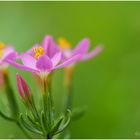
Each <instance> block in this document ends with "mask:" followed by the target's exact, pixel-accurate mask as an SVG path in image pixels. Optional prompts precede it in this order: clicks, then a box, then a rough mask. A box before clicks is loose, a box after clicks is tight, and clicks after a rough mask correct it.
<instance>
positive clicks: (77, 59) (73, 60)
mask: <svg viewBox="0 0 140 140" xmlns="http://www.w3.org/2000/svg"><path fill="white" fill-rule="evenodd" d="M80 58H81V54H77V55H74V56H72V57H71V58H69V59H67V60H66V61H64V62H63V63H62V64H59V65H58V66H56V67H55V69H57V68H63V67H66V66H68V65H71V64H73V63H75V62H76V61H79V59H80Z"/></svg>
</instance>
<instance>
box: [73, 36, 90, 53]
mask: <svg viewBox="0 0 140 140" xmlns="http://www.w3.org/2000/svg"><path fill="white" fill-rule="evenodd" d="M89 44H90V42H89V39H87V38H85V39H83V40H82V41H80V42H79V43H78V45H77V46H76V48H75V49H74V50H73V51H72V54H73V55H76V54H79V53H80V54H81V55H82V54H85V53H86V52H87V51H88V49H89Z"/></svg>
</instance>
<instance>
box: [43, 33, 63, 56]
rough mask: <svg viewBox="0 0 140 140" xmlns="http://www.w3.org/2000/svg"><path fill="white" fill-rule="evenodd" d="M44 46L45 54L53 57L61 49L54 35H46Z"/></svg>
mask: <svg viewBox="0 0 140 140" xmlns="http://www.w3.org/2000/svg"><path fill="white" fill-rule="evenodd" d="M42 47H43V48H44V49H45V54H46V55H48V56H49V57H50V58H52V57H53V56H54V55H55V54H56V53H57V52H58V51H60V50H59V47H58V46H57V45H56V44H55V42H54V40H53V38H52V36H50V35H47V36H45V38H44V40H43V42H42Z"/></svg>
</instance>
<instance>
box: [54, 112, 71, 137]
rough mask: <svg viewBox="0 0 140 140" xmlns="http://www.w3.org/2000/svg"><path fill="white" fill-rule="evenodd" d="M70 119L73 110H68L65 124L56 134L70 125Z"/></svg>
mask: <svg viewBox="0 0 140 140" xmlns="http://www.w3.org/2000/svg"><path fill="white" fill-rule="evenodd" d="M70 120H71V111H70V110H67V112H66V117H65V122H64V124H63V125H62V126H61V127H60V128H59V129H58V130H57V131H56V132H55V133H54V135H57V134H59V133H61V132H62V131H64V129H66V128H67V127H68V125H69V123H70Z"/></svg>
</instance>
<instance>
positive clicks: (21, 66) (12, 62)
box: [6, 59, 39, 73]
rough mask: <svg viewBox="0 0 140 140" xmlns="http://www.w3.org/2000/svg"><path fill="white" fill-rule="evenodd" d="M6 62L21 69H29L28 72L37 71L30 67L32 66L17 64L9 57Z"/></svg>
mask: <svg viewBox="0 0 140 140" xmlns="http://www.w3.org/2000/svg"><path fill="white" fill-rule="evenodd" d="M6 62H7V63H9V64H11V65H12V66H14V67H16V68H18V69H20V70H23V71H30V72H35V73H36V72H39V71H38V70H37V69H32V68H29V67H26V66H24V65H21V64H18V63H17V62H15V61H13V60H11V59H6Z"/></svg>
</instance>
